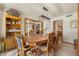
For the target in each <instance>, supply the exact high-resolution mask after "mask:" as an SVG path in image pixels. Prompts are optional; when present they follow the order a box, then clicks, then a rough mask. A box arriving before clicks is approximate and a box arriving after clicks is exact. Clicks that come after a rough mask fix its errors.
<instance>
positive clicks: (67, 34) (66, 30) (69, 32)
mask: <svg viewBox="0 0 79 59" xmlns="http://www.w3.org/2000/svg"><path fill="white" fill-rule="evenodd" d="M67 15H72V17H71V18H69V17H66V16H67ZM55 20H63V41H65V42H69V43H73V40H74V39H77V28H76V29H72V28H71V27H70V21H71V20H77V13H76V12H74V13H69V14H65V15H63V16H59V17H56V18H52V20H51V21H55ZM52 25H53V24H52ZM52 29H53V28H52Z"/></svg>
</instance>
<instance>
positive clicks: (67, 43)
mask: <svg viewBox="0 0 79 59" xmlns="http://www.w3.org/2000/svg"><path fill="white" fill-rule="evenodd" d="M63 43H67V44H73V45H74V43H70V42H66V41H63Z"/></svg>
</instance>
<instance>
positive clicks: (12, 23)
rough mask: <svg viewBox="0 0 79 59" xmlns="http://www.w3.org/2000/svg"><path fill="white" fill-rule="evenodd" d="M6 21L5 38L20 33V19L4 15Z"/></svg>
mask: <svg viewBox="0 0 79 59" xmlns="http://www.w3.org/2000/svg"><path fill="white" fill-rule="evenodd" d="M5 19H6V37H10V36H12V35H13V34H14V33H21V17H16V16H12V15H8V14H7V15H5Z"/></svg>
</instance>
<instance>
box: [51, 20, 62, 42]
mask: <svg viewBox="0 0 79 59" xmlns="http://www.w3.org/2000/svg"><path fill="white" fill-rule="evenodd" d="M58 21H62V34H63V19H62V20H55V21H53V31H55V22H58ZM62 42H63V37H62Z"/></svg>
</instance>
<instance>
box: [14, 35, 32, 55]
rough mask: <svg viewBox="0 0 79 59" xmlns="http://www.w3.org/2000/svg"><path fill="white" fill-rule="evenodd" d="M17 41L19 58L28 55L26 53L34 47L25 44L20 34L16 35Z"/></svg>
mask: <svg viewBox="0 0 79 59" xmlns="http://www.w3.org/2000/svg"><path fill="white" fill-rule="evenodd" d="M15 39H16V42H17V45H18V56H19V55H26V52H27V51H29V50H30V49H31V48H32V47H31V46H29V45H26V44H25V41H24V40H23V36H22V35H20V34H15Z"/></svg>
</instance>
